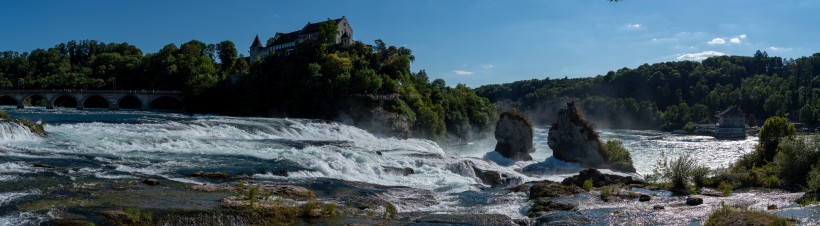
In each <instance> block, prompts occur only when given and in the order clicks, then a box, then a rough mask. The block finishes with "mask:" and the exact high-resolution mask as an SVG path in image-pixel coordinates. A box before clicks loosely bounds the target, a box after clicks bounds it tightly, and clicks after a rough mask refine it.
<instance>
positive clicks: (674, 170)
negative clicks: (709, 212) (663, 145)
mask: <svg viewBox="0 0 820 226" xmlns="http://www.w3.org/2000/svg"><path fill="white" fill-rule="evenodd" d="M661 156H662V158H661V160H658V164H657V165H656V167H655V170H654V171H655V174H657V175H659V177H660V178H663V179H666V180H668V181H669V182H671V183H672V188H675V189H681V190H685V189H686V185H687V183H688V182H689V179H690V178H691V177H692V171H693V170H694V169H695V168H697V167H698V164H697V162H695V159H694V158H692V157H691V156H689V155H688V154H684V155H680V156H678V157H677V158H674V159H672V160H669V159H668V158H667V157H666V155H665V154H664V153H661Z"/></svg>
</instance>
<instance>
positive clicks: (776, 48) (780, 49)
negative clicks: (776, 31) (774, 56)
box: [769, 46, 792, 52]
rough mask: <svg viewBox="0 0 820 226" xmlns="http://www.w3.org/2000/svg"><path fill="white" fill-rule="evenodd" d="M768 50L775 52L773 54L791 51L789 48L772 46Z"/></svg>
mask: <svg viewBox="0 0 820 226" xmlns="http://www.w3.org/2000/svg"><path fill="white" fill-rule="evenodd" d="M769 49H770V50H772V51H775V52H784V51H792V48H789V47H777V46H772V47H769Z"/></svg>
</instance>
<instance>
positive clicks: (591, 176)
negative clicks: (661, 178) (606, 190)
mask: <svg viewBox="0 0 820 226" xmlns="http://www.w3.org/2000/svg"><path fill="white" fill-rule="evenodd" d="M586 180H592V185H593V186H594V187H603V186H607V185H612V184H619V183H623V184H643V183H644V182H643V181H641V180H637V179H634V178H632V177H624V176H618V175H610V174H603V173H601V172H600V171H598V170H596V169H585V170H582V171H581V172H579V173H578V175H575V176H571V177H568V178H566V179H564V180H563V181H561V184H563V185H575V186H578V187H584V181H586Z"/></svg>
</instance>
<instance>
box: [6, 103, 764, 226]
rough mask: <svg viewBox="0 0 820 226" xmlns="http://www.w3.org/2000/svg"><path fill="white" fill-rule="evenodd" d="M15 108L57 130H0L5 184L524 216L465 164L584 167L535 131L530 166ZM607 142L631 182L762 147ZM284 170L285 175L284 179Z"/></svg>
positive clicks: (155, 118) (390, 142) (487, 144)
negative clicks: (335, 190)
mask: <svg viewBox="0 0 820 226" xmlns="http://www.w3.org/2000/svg"><path fill="white" fill-rule="evenodd" d="M9 112H10V113H11V114H12V115H13V116H23V117H26V118H29V119H30V120H35V121H36V120H44V121H46V122H49V123H48V124H46V127H45V129H46V131H48V132H49V133H50V134H49V136H48V137H45V138H41V137H38V136H36V135H34V134H32V133H31V132H28V129H27V128H24V127H21V126H15V125H5V126H3V124H0V130H2V132H3V133H2V134H0V181H3V182H4V183H9V182H14V181H21V180H27V179H30V177H29V176H27V175H31V174H35V173H38V172H40V171H43V170H42V169H40V168H37V167H34V166H33V164H32V163H33V162H36V161H41V160H43V159H58V160H65V161H70V162H72V164H71V165H72V167H69V168H68V169H67V170H66V172H61V173H59V174H60V175H65V176H68V177H70V178H75V177H79V176H88V177H96V178H101V179H123V178H144V177H146V176H157V177H164V178H167V179H171V180H176V181H180V182H183V183H208V181H205V180H200V179H196V178H193V179H192V178H190V177H188V174H189V173H190V172H193V171H199V170H219V171H222V170H227V171H232V173H237V174H244V175H246V176H250V177H251V178H252V179H254V180H269V179H274V180H275V179H280V180H281V179H286V178H295V179H300V178H301V179H310V178H333V179H340V180H345V181H355V182H366V183H370V184H378V185H386V186H406V187H411V188H415V189H423V190H428V191H432V192H433V194H434V195H433V196H434V199H436V200H435V201H437V202H436V204H432V205H427V204H420V203H412V202H397V203H398V204H397V208H398V210H399V211H402V212H406V211H436V212H438V211H441V212H460V211H470V212H482V213H501V214H505V215H508V216H511V217H515V218H522V217H525V214H526V211H527V208H526V206H527V198H526V197H523V196H520V195H516V194H507V193H506V192H502V191H499V190H493V189H488V186H486V185H484V184H482V183H481V180H480V179H479V178H478V177H476V175H475V173H474V172H473V170H472V168H471V166H470V165H469V164H464V162H465V161H469V162H472V164H474V165H475V167H477V168H480V169H483V170H491V171H498V172H501V173H503V174H505V175H509V176H512V177H514V178H515V179H516V181H518V182H526V181H534V180H545V179H548V180H554V181H560V180H562V179H563V178H566V177H569V176H572V175H574V174H577V172H578V171H580V170H581V169H582V168H581V167H580V166H579V165H577V164H574V163H566V162H562V161H559V160H556V159H555V158H552V157H551V156H552V151H551V150H550V149H549V147H548V146H547V143H546V140H547V131H548V130H547V129H546V128H536V129H535V137H534V142H535V147H536V151H535V152H534V153H532V154H531V155H532V157H533V160H532V161H519V162H513V161H510V160H509V159H506V158H503V157H502V156H500V155H499V154H497V153H495V152H493V151H492V150H493V147H494V145H495V140H494V139H492V138H490V139H487V140H481V141H476V142H474V143H471V144H469V145H465V146H459V147H446V148H442V147H440V146H439V145H438V144H436V143H435V142H432V141H428V140H423V139H395V138H384V137H379V136H376V135H373V134H371V133H368V132H367V131H365V130H362V129H359V128H356V127H352V126H348V125H344V124H339V123H335V122H327V121H321V120H304V119H271V118H236V117H223V116H185V115H177V114H156V113H142V112H117V113H111V112H85V111H76V110H65V109H61V110H46V109H24V110H16V109H14V110H10V111H9ZM601 137H602V138H603V139H618V140H621V141H623V142H624V145H625V146H626V147H627V149H629V150H630V153H631V155H632V158H633V160H634V162H635V168H636V169H637V171H638V174H631V175H632V176H639V175H646V174H649V173H651V172H652V169H653V168H654V167H655V163H656V162H657V161H658V160H659V158H660V156H661V155H660V153H661V152H664V153H665V154H666V155H667V156H675V155H680V154H690V155H692V156H693V157H694V158H695V159H697V160H698V162H699V163H700V164H703V165H705V166H708V167H710V168H719V167H724V166H727V165H728V164H730V163H731V162H734V161H735V160H736V159H737V158H738V157H739V156H740V155H742V154H745V153H748V152H750V151H752V149H753V147H754V144H755V143H757V140H756V138H753V137H750V138H748V139H745V140H736V141H731V140H716V139H714V138H711V137H703V136H682V135H672V134H668V133H661V132H656V131H634V130H602V132H601ZM445 149H446V150H445ZM75 164H76V165H75ZM404 168H410V169H413V174H409V175H401V173H396V172H395V169H404ZM282 172H287V177H285V176H284V175H283V174H282ZM607 172H608V173H615V172H610V171H607ZM15 192H17V193H15ZM21 194H22V193H19V190H2V189H0V196H3V197H5V196H8V197H9V198H8V200H11V201H8V202H0V208H3V207H4V206H5V207H8V205H9V203H11V202H13V200H18V199H20V198H25V197H26V196H19V197H18V196H17V195H21ZM26 194H30V193H26ZM380 195H381V196H382V197H381V198H385V199H388V200H397V201H398V200H407V199H419V197H417V196H423V195H424V194H419V193H414V192H405V191H403V190H397V191H393V190H391V191H389V192H387V193H384V194H380ZM601 206H604V207H601ZM601 206H599V207H600V208H610V207H606V206H605V205H601ZM591 208H595V207H591ZM3 214H6V215H4V216H3V217H0V224H2V222H3V221H8V220H10V219H18V220H20V219H22V220H25V219H29V220H31V219H34V220H37V219H40V218H38V217H40V215H24V214H18V213H12V212H3V211H2V209H0V215H3ZM15 217H17V218H15Z"/></svg>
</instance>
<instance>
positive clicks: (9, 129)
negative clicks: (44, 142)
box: [0, 121, 40, 143]
mask: <svg viewBox="0 0 820 226" xmlns="http://www.w3.org/2000/svg"><path fill="white" fill-rule="evenodd" d="M37 139H40V137H39V136H38V135H37V134H34V133H32V132H31V130H30V129H29V128H28V127H26V126H24V125H23V124H21V123H16V122H10V121H0V143H6V142H14V141H30V140H37Z"/></svg>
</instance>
